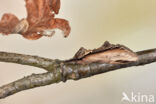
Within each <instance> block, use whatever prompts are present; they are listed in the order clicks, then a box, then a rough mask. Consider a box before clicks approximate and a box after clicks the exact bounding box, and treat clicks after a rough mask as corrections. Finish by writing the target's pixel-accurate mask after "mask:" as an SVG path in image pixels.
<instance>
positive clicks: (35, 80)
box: [0, 49, 156, 99]
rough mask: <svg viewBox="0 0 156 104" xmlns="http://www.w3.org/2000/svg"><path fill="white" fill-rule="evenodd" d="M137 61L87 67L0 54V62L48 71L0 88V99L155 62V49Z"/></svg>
mask: <svg viewBox="0 0 156 104" xmlns="http://www.w3.org/2000/svg"><path fill="white" fill-rule="evenodd" d="M137 55H138V58H139V59H138V60H137V61H136V62H131V63H126V64H98V63H92V64H88V65H80V64H71V63H65V62H63V61H59V60H51V59H46V58H41V57H37V56H30V55H22V54H15V53H6V52H0V61H1V62H12V63H18V64H24V65H31V66H35V67H40V68H44V69H45V70H47V71H49V72H47V73H43V74H33V75H31V76H28V77H24V78H22V79H20V80H17V81H15V82H12V83H10V84H7V85H4V86H2V87H0V99H2V98H5V97H8V96H9V95H12V94H15V93H17V92H20V91H23V90H27V89H31V88H35V87H40V86H46V85H49V84H52V83H58V82H60V81H63V82H65V81H66V80H69V79H73V80H79V79H82V78H87V77H90V76H93V75H97V74H100V73H105V72H108V71H113V70H118V69H121V68H126V67H131V66H139V65H145V64H150V63H152V62H156V49H150V50H145V51H140V52H137Z"/></svg>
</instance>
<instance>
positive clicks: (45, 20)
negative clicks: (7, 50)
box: [0, 0, 71, 40]
mask: <svg viewBox="0 0 156 104" xmlns="http://www.w3.org/2000/svg"><path fill="white" fill-rule="evenodd" d="M25 1H26V9H27V18H23V19H21V20H20V21H19V20H18V18H17V17H16V16H15V15H13V14H4V15H3V16H2V19H1V21H0V33H2V34H4V35H8V34H21V35H22V36H23V37H25V38H27V39H30V40H36V39H39V38H41V37H42V36H52V35H53V34H54V31H55V29H60V30H62V31H63V33H64V37H67V36H68V35H69V33H70V30H71V28H70V26H69V23H68V21H67V20H65V19H60V18H55V17H54V16H55V14H58V13H59V9H60V0H25Z"/></svg>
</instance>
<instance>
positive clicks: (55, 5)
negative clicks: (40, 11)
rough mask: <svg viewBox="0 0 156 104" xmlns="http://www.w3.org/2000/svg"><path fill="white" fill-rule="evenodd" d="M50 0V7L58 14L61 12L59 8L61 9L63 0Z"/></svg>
mask: <svg viewBox="0 0 156 104" xmlns="http://www.w3.org/2000/svg"><path fill="white" fill-rule="evenodd" d="M49 1H50V3H49V4H50V8H51V10H52V11H54V12H55V14H58V13H59V10H60V5H61V2H60V0H49Z"/></svg>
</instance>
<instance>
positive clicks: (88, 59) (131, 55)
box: [66, 41, 138, 64]
mask: <svg viewBox="0 0 156 104" xmlns="http://www.w3.org/2000/svg"><path fill="white" fill-rule="evenodd" d="M137 60H138V57H137V54H136V53H135V52H133V51H132V50H130V49H129V48H127V47H126V46H124V45H120V44H117V45H114V44H110V43H109V42H108V41H106V42H105V43H104V44H103V45H102V46H101V47H99V48H97V49H93V50H87V49H85V48H80V49H79V51H78V52H77V53H76V54H75V56H74V57H73V58H72V59H70V60H67V61H66V62H69V63H70V62H71V63H79V64H90V63H109V64H124V63H129V62H135V61H137Z"/></svg>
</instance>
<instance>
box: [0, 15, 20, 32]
mask: <svg viewBox="0 0 156 104" xmlns="http://www.w3.org/2000/svg"><path fill="white" fill-rule="evenodd" d="M18 23H19V19H18V18H17V17H16V16H15V15H13V14H10V13H6V14H4V15H3V16H2V18H1V20H0V33H1V34H4V35H7V34H11V33H12V29H13V28H14V27H15V26H16V25H17V24H18Z"/></svg>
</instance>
